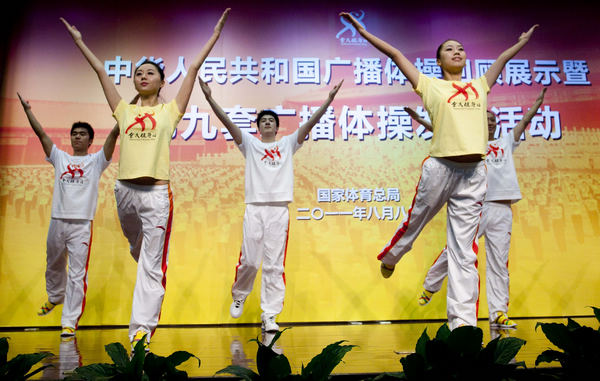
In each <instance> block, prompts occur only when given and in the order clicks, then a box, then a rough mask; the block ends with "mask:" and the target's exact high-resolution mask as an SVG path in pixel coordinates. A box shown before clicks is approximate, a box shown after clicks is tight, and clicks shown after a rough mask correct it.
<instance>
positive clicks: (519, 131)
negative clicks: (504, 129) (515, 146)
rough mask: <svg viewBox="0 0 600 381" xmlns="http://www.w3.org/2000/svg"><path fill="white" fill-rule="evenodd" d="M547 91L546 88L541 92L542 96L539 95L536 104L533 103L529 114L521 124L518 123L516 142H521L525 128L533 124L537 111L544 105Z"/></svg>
mask: <svg viewBox="0 0 600 381" xmlns="http://www.w3.org/2000/svg"><path fill="white" fill-rule="evenodd" d="M546 89H547V87H544V88H543V89H542V91H540V95H538V97H537V99H536V100H535V102H533V104H532V105H531V108H530V109H529V110H527V112H526V113H525V115H524V116H523V119H521V120H520V121H519V123H517V125H516V126H515V128H513V138H514V139H515V142H518V141H519V139H520V138H521V134H522V133H523V131H525V127H527V125H528V124H529V122H531V119H532V118H533V117H534V115H535V114H536V113H537V110H538V109H539V108H540V106H541V105H542V102H543V101H544V95H546Z"/></svg>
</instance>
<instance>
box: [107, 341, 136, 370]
mask: <svg viewBox="0 0 600 381" xmlns="http://www.w3.org/2000/svg"><path fill="white" fill-rule="evenodd" d="M104 349H105V350H106V353H107V354H108V355H109V356H110V358H111V359H112V360H113V362H114V363H115V365H116V368H117V370H120V371H121V372H124V371H125V370H126V369H128V368H129V366H130V361H129V355H128V354H127V350H125V347H123V344H121V343H110V344H106V345H105V346H104Z"/></svg>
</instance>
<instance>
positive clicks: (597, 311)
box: [590, 306, 600, 330]
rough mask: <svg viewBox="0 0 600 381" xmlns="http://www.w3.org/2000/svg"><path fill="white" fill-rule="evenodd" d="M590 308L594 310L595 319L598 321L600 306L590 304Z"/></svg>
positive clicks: (599, 321) (599, 328)
mask: <svg viewBox="0 0 600 381" xmlns="http://www.w3.org/2000/svg"><path fill="white" fill-rule="evenodd" d="M590 308H591V309H592V310H593V311H594V316H596V320H598V323H600V308H598V307H592V306H590ZM598 330H600V327H598Z"/></svg>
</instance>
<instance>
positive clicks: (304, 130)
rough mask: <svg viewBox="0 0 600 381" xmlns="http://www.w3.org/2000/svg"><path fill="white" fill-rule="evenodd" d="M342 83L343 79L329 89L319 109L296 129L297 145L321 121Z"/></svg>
mask: <svg viewBox="0 0 600 381" xmlns="http://www.w3.org/2000/svg"><path fill="white" fill-rule="evenodd" d="M342 83H344V80H343V79H342V80H341V81H340V83H338V84H337V85H335V86H334V87H333V89H331V91H330V92H329V96H328V97H327V99H326V100H325V102H323V104H322V105H321V107H319V108H318V109H317V111H315V112H314V113H313V114H312V116H311V117H310V119H308V120H307V121H306V123H304V124H303V125H302V126H300V128H299V129H298V144H302V143H303V142H304V139H306V137H307V136H308V133H309V132H310V130H312V128H313V127H314V126H315V124H317V122H318V121H319V120H320V119H321V117H322V116H323V114H325V111H327V107H329V105H330V104H331V102H332V101H333V98H335V95H336V94H337V92H338V90H339V89H340V87H342Z"/></svg>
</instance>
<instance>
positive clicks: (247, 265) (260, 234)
mask: <svg viewBox="0 0 600 381" xmlns="http://www.w3.org/2000/svg"><path fill="white" fill-rule="evenodd" d="M289 225H290V216H289V212H288V207H287V203H286V204H281V203H277V204H246V212H245V213H244V227H243V230H244V236H243V240H242V250H241V252H240V259H239V262H238V265H237V267H236V270H235V281H234V283H233V286H232V287H231V295H232V297H233V299H234V300H242V299H245V298H246V297H247V296H248V294H250V291H252V286H253V284H254V278H256V273H257V272H258V269H259V267H260V263H261V261H262V282H261V292H260V307H261V309H262V310H263V314H262V317H263V318H266V317H268V316H273V315H278V314H279V313H280V312H281V310H282V309H283V298H284V295H285V273H284V266H285V255H286V250H287V241H288V229H289Z"/></svg>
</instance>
